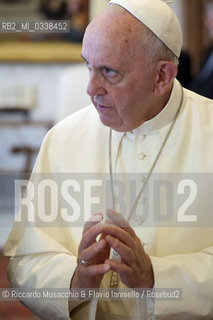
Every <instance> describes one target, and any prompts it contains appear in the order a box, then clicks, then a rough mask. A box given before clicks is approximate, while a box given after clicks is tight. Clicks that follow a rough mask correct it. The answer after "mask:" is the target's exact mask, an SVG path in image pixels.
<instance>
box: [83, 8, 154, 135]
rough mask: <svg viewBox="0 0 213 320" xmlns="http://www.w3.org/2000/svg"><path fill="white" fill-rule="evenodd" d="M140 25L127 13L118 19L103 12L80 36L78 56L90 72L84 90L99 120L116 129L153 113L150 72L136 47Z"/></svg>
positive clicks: (134, 124) (134, 125)
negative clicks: (81, 37)
mask: <svg viewBox="0 0 213 320" xmlns="http://www.w3.org/2000/svg"><path fill="white" fill-rule="evenodd" d="M113 19H114V20H113ZM129 19H130V20H131V19H133V20H134V23H135V25H132V24H130V23H129ZM121 20H122V19H121ZM138 24H139V25H138ZM141 28H142V24H141V23H140V22H138V21H137V20H136V19H135V18H133V17H131V15H130V14H128V17H127V19H126V21H125V18H124V19H123V20H122V21H120V22H118V21H116V17H113V16H112V17H110V15H109V14H108V16H107V14H103V17H102V19H100V18H98V19H97V20H96V21H95V22H92V24H91V25H90V26H89V27H88V28H87V31H86V33H85V36H84V40H83V50H82V56H83V58H84V59H85V61H86V62H87V65H88V69H89V73H90V81H89V84H88V88H87V93H88V94H89V95H90V97H91V100H92V102H93V104H94V106H95V108H96V109H97V111H98V113H99V116H100V119H101V121H102V123H103V124H104V125H106V126H109V127H111V128H112V129H114V130H116V131H122V132H124V131H130V130H133V129H135V128H137V127H138V126H139V125H140V124H142V123H143V122H144V121H146V120H148V119H150V118H152V117H153V87H154V72H153V71H151V68H150V66H148V65H147V61H146V60H145V58H144V57H143V54H142V53H141V52H140V51H139V50H137V45H138V44H137V38H138V37H136V34H137V32H139V31H140V32H141ZM141 49H142V46H141ZM141 51H142V50H141Z"/></svg>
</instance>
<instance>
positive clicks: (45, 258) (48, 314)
mask: <svg viewBox="0 0 213 320" xmlns="http://www.w3.org/2000/svg"><path fill="white" fill-rule="evenodd" d="M75 268H76V257H73V256H71V255H68V254H64V253H42V254H37V255H26V256H17V257H14V258H11V260H10V263H9V268H8V279H9V281H10V282H11V286H12V287H13V288H21V289H24V288H26V289H29V288H33V289H34V288H36V289H39V288H41V289H57V288H59V289H69V288H70V282H71V278H72V275H73V273H74V271H75ZM21 302H22V303H23V304H24V305H26V307H27V308H29V309H30V310H31V311H32V312H33V313H34V314H36V315H37V316H38V317H39V318H40V319H44V320H49V319H50V320H52V319H64V320H65V319H70V315H69V313H70V311H71V309H73V308H75V307H76V306H78V305H79V304H81V302H79V301H73V302H72V301H71V302H70V303H69V307H68V299H58V300H57V299H48V300H45V299H37V300H36V302H35V300H34V299H24V300H22V301H21Z"/></svg>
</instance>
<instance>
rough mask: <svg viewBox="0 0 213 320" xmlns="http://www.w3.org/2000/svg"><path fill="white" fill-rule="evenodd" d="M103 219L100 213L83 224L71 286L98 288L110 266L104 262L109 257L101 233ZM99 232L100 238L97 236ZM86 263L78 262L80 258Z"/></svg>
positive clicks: (107, 248)
mask: <svg viewBox="0 0 213 320" xmlns="http://www.w3.org/2000/svg"><path fill="white" fill-rule="evenodd" d="M102 219H103V216H102V214H101V213H97V214H95V215H93V216H92V217H91V218H90V219H89V220H88V221H87V222H86V223H85V225H84V230H83V234H82V239H81V242H80V244H79V249H78V260H77V261H78V265H77V267H76V270H75V273H74V275H73V278H72V281H71V288H99V287H100V283H101V280H102V278H103V276H104V274H105V273H107V272H108V271H109V270H110V266H109V265H108V264H105V263H104V262H105V260H106V259H108V258H109V254H110V247H109V245H108V244H107V242H106V240H105V234H103V233H101V231H102V224H101V223H100V222H101V221H102ZM99 234H101V237H100V240H99V241H97V240H96V238H97V236H98V235H99ZM81 259H82V260H83V261H86V262H87V263H88V264H87V265H85V264H80V260H81Z"/></svg>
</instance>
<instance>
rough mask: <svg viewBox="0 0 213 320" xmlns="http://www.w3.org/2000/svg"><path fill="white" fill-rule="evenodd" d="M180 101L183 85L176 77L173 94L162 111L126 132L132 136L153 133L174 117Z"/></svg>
mask: <svg viewBox="0 0 213 320" xmlns="http://www.w3.org/2000/svg"><path fill="white" fill-rule="evenodd" d="M180 101H181V85H180V83H179V82H178V81H177V80H176V79H175V80H174V84H173V88H172V93H171V96H170V98H169V101H168V103H167V104H166V106H165V107H164V108H163V110H162V111H161V112H160V113H158V114H157V115H156V116H155V117H154V118H152V119H150V120H148V121H146V122H144V123H143V124H142V125H140V126H139V127H138V128H136V129H134V130H132V131H129V132H127V133H126V134H127V135H128V136H131V137H132V136H135V135H136V134H137V133H142V134H152V133H154V132H155V131H158V130H159V129H161V128H163V127H165V126H166V125H168V124H169V123H170V122H171V121H172V120H173V119H174V117H175V114H176V112H177V109H178V107H179V104H180Z"/></svg>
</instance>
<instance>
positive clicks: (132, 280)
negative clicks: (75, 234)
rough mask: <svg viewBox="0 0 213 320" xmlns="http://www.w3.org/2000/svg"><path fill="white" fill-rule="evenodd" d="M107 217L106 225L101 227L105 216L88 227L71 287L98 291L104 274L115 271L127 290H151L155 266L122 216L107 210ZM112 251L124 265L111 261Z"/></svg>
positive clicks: (86, 226) (97, 217) (100, 216)
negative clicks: (85, 263) (83, 262)
mask: <svg viewBox="0 0 213 320" xmlns="http://www.w3.org/2000/svg"><path fill="white" fill-rule="evenodd" d="M107 217H108V220H107V221H106V222H105V223H100V222H101V221H102V220H103V215H102V214H100V213H97V214H95V215H93V216H92V217H91V218H90V220H88V221H87V222H86V223H85V225H84V229H83V234H82V239H81V242H80V244H79V249H78V265H77V268H76V270H75V273H74V276H73V279H72V282H71V287H72V288H99V287H100V283H101V280H102V278H103V276H104V274H105V273H107V272H108V271H110V270H114V271H116V272H117V273H118V274H119V275H120V278H121V281H122V282H123V283H124V285H125V286H126V287H129V288H152V287H153V286H154V275H153V269H152V263H151V260H150V257H149V256H148V255H147V254H146V253H145V251H144V248H143V245H142V243H141V241H140V239H139V238H138V237H137V235H136V234H135V232H134V230H133V229H132V227H131V226H130V225H129V223H128V222H127V221H126V220H124V219H123V217H122V216H121V215H120V214H119V213H117V212H115V211H113V210H108V211H107ZM98 235H101V236H100V239H99V240H98V241H97V240H96V238H97V236H98ZM110 248H113V249H114V250H115V251H117V252H118V253H119V255H120V256H121V261H115V260H112V259H110V258H109V255H110ZM80 260H81V261H82V260H83V261H87V262H88V263H87V265H82V264H80Z"/></svg>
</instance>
